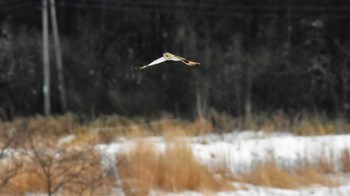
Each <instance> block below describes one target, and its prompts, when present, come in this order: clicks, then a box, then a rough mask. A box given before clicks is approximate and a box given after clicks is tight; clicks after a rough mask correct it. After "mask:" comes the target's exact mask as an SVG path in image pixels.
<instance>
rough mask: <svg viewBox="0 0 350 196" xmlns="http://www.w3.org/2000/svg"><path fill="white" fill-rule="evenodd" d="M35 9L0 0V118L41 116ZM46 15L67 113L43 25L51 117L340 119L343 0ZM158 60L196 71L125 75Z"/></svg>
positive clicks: (117, 5)
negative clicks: (280, 115)
mask: <svg viewBox="0 0 350 196" xmlns="http://www.w3.org/2000/svg"><path fill="white" fill-rule="evenodd" d="M43 9H44V7H43V5H42V1H28V0H11V1H8V0H0V118H1V119H4V120H8V119H12V118H14V117H16V116H31V115H37V114H43V113H44V112H43V110H44V109H43V107H44V96H43V60H42V59H43V46H42V45H43V38H42V34H43V25H42V10H43ZM56 11H57V23H58V28H59V37H60V45H61V49H62V62H63V70H62V73H63V78H64V87H65V94H66V102H67V107H66V108H65V107H62V100H61V99H60V91H59V88H58V86H59V80H58V77H59V76H58V69H57V66H56V64H55V63H56V61H55V55H54V47H53V45H54V44H53V36H52V29H51V26H50V31H49V35H50V36H49V38H50V39H49V46H50V47H49V54H50V76H51V78H50V82H51V83H50V87H51V101H50V105H51V111H50V113H51V114H63V113H67V112H72V113H76V114H81V115H87V116H98V115H102V114H118V115H124V116H156V115H159V114H161V113H164V112H167V113H171V114H174V115H175V116H178V117H184V118H195V117H198V116H199V117H205V116H207V115H210V113H211V112H212V111H218V112H223V113H226V114H229V115H231V116H244V115H250V114H252V113H261V112H266V113H269V112H276V111H283V112H286V113H298V112H305V111H306V112H310V113H321V112H322V113H326V114H328V115H329V116H334V117H338V116H347V115H349V112H350V111H349V109H350V97H349V96H350V62H349V61H350V37H349V35H350V4H349V2H348V1H345V0H338V1H333V0H332V1H330V0H318V1H314V0H312V1H300V0H298V1H291V0H287V1H277V0H265V1H253V0H249V1H247V0H234V1H232V0H230V1H228V0H172V1H169V0H132V1H131V0H56ZM49 23H50V25H51V19H49ZM163 52H171V53H174V54H177V55H180V56H183V57H185V58H188V59H192V60H195V61H199V62H200V63H201V64H200V65H199V66H196V67H188V66H185V65H183V64H181V63H179V62H165V63H163V64H161V65H157V66H153V67H150V68H148V69H144V70H135V67H136V66H141V65H145V64H147V63H149V62H151V61H153V60H154V59H156V58H159V57H160V56H161V55H162V53H163Z"/></svg>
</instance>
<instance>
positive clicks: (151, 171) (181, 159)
mask: <svg viewBox="0 0 350 196" xmlns="http://www.w3.org/2000/svg"><path fill="white" fill-rule="evenodd" d="M121 159H122V160H123V161H121V162H120V164H119V168H120V171H121V172H122V173H121V176H122V179H123V181H124V182H125V183H124V190H126V191H127V193H130V192H132V193H133V194H135V195H146V194H147V193H148V191H150V190H152V189H158V190H163V191H169V192H177V191H185V190H195V191H201V190H207V191H212V192H216V191H220V190H221V191H222V190H233V188H232V186H231V185H230V181H229V180H227V179H224V178H221V179H218V178H215V176H214V174H213V173H212V172H211V171H209V170H208V169H207V168H206V167H205V166H203V165H201V164H200V163H199V162H198V161H197V160H196V159H195V158H194V156H193V155H192V151H191V149H190V148H189V147H188V146H187V145H186V144H185V143H168V144H167V145H166V147H165V149H164V152H158V151H157V150H156V149H155V148H154V147H153V145H152V144H151V143H139V144H137V145H136V146H135V148H134V149H132V150H131V151H130V152H129V153H128V154H125V155H123V156H122V157H121ZM130 194H131V193H130Z"/></svg>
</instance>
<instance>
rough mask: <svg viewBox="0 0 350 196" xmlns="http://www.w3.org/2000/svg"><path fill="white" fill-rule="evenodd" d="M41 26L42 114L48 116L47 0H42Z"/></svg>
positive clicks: (49, 109)
mask: <svg viewBox="0 0 350 196" xmlns="http://www.w3.org/2000/svg"><path fill="white" fill-rule="evenodd" d="M42 23H43V24H42V25H43V26H42V28H43V75H44V85H43V94H44V114H45V116H46V117H48V116H49V115H50V113H51V105H50V102H51V101H50V61H49V28H48V9H47V0H42Z"/></svg>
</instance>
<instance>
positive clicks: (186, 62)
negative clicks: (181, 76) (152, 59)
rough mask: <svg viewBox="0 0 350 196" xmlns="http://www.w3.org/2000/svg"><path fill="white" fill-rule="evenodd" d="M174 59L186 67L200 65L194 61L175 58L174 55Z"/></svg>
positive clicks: (179, 57)
mask: <svg viewBox="0 0 350 196" xmlns="http://www.w3.org/2000/svg"><path fill="white" fill-rule="evenodd" d="M174 56H175V57H176V58H178V59H179V60H180V61H181V62H183V63H185V64H186V65H189V66H194V65H199V64H200V63H199V62H195V61H190V60H188V59H185V58H183V57H181V56H177V55H174Z"/></svg>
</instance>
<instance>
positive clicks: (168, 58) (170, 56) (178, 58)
mask: <svg viewBox="0 0 350 196" xmlns="http://www.w3.org/2000/svg"><path fill="white" fill-rule="evenodd" d="M164 61H181V62H183V63H185V64H186V65H188V66H195V65H199V64H200V63H198V62H195V61H190V60H187V59H185V58H183V57H181V56H177V55H175V54H171V53H169V52H164V53H163V56H162V57H160V58H159V59H156V60H154V61H152V62H151V63H149V64H148V65H144V66H141V67H136V69H144V68H146V67H149V66H152V65H156V64H159V63H162V62H164Z"/></svg>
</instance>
